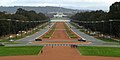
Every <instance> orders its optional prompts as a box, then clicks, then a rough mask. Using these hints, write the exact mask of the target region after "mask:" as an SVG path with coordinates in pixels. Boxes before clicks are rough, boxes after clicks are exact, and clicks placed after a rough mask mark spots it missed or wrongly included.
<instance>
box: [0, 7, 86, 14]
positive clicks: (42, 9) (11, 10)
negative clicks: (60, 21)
mask: <svg viewBox="0 0 120 60" xmlns="http://www.w3.org/2000/svg"><path fill="white" fill-rule="evenodd" d="M18 8H23V9H25V10H34V11H36V12H37V13H39V12H42V13H54V12H58V10H59V8H60V7H52V6H46V7H40V6H39V7H34V6H9V7H4V6H0V11H6V12H7V13H15V12H16V10H17V9H18ZM84 11H86V10H73V9H68V8H61V10H60V12H64V13H76V12H84Z"/></svg>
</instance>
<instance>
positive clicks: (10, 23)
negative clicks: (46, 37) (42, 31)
mask: <svg viewBox="0 0 120 60" xmlns="http://www.w3.org/2000/svg"><path fill="white" fill-rule="evenodd" d="M48 19H49V18H48V17H46V16H45V15H44V14H43V13H36V12H35V11H32V10H31V11H27V10H24V9H22V8H19V9H17V11H16V13H14V14H7V13H6V12H0V36H2V35H7V34H17V33H19V31H27V30H30V29H31V28H34V27H35V26H37V25H39V24H42V23H45V22H47V21H48Z"/></svg>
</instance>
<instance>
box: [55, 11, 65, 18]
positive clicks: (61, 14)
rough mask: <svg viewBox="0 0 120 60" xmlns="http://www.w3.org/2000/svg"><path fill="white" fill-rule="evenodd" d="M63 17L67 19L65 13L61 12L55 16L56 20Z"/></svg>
mask: <svg viewBox="0 0 120 60" xmlns="http://www.w3.org/2000/svg"><path fill="white" fill-rule="evenodd" d="M62 17H67V15H64V14H63V13H60V12H59V13H57V14H56V15H54V18H62Z"/></svg>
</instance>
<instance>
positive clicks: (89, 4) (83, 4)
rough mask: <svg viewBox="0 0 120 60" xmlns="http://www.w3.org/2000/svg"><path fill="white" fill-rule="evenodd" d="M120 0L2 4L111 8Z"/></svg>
mask: <svg viewBox="0 0 120 60" xmlns="http://www.w3.org/2000/svg"><path fill="white" fill-rule="evenodd" d="M116 1H120V0H0V6H60V7H66V8H72V9H90V10H99V9H102V10H109V6H110V5H111V4H112V3H114V2H116Z"/></svg>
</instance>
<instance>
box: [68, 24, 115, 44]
mask: <svg viewBox="0 0 120 60" xmlns="http://www.w3.org/2000/svg"><path fill="white" fill-rule="evenodd" d="M67 24H68V25H69V26H71V29H72V30H73V31H74V32H75V33H77V34H78V35H79V36H80V37H82V38H84V39H86V40H87V41H91V42H92V44H89V45H111V44H115V43H111V42H104V41H102V40H99V39H96V38H94V37H92V36H89V35H87V34H85V33H83V32H80V31H79V29H76V28H75V27H74V26H72V25H71V24H70V23H67Z"/></svg>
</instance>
